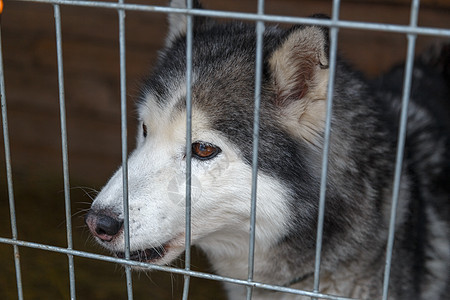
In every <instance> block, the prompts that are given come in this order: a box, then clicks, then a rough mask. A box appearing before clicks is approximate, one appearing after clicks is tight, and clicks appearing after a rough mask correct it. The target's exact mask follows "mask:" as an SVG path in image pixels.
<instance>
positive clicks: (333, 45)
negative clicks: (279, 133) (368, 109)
mask: <svg viewBox="0 0 450 300" xmlns="http://www.w3.org/2000/svg"><path fill="white" fill-rule="evenodd" d="M339 9H340V1H339V0H334V1H333V14H332V20H333V22H337V21H338V19H339ZM338 30H339V28H337V27H331V28H330V58H329V59H330V62H329V78H328V91H327V114H326V120H325V134H324V135H325V136H324V143H323V154H322V173H321V178H320V198H319V214H318V218H317V238H316V258H315V264H314V287H313V291H314V292H319V284H320V262H321V253H322V239H323V223H324V217H325V200H326V190H327V173H328V152H329V148H330V134H331V116H332V111H333V90H334V78H335V75H336V57H337V40H338Z"/></svg>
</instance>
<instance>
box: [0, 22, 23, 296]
mask: <svg viewBox="0 0 450 300" xmlns="http://www.w3.org/2000/svg"><path fill="white" fill-rule="evenodd" d="M0 93H1V94H0V96H1V106H2V126H3V141H4V143H5V162H6V178H7V183H8V199H9V213H10V217H11V233H12V238H13V240H17V222H16V205H15V201H14V189H13V179H12V167H11V152H10V145H9V132H8V116H7V109H6V92H5V77H4V72H3V48H2V37H1V23H0ZM13 250H14V264H15V268H16V282H17V296H18V297H17V298H18V299H19V300H22V299H23V289H22V273H21V268H20V253H19V247H18V246H17V245H14V246H13Z"/></svg>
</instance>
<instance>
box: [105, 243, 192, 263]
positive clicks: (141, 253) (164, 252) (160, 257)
mask: <svg viewBox="0 0 450 300" xmlns="http://www.w3.org/2000/svg"><path fill="white" fill-rule="evenodd" d="M184 250H185V249H184V235H178V236H177V237H176V238H173V239H171V240H170V241H168V242H166V243H164V244H162V245H160V246H158V247H149V248H144V249H138V250H131V251H130V260H132V261H136V262H142V263H152V264H156V265H165V264H170V263H171V262H172V261H173V260H174V259H175V258H177V257H178V256H179V255H180V254H182V253H183V251H184ZM113 253H114V255H115V256H117V257H118V258H122V259H123V258H125V252H123V251H113ZM138 269H139V267H138Z"/></svg>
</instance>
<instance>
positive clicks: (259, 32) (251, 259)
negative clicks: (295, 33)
mask: <svg viewBox="0 0 450 300" xmlns="http://www.w3.org/2000/svg"><path fill="white" fill-rule="evenodd" d="M263 14H264V0H258V15H263ZM264 29H265V25H264V22H262V21H258V22H256V32H255V33H256V61H255V108H254V119H253V156H252V191H251V206H250V236H249V239H250V240H249V250H248V277H247V279H248V281H249V282H251V281H253V273H254V269H255V265H254V263H255V234H256V199H257V183H258V147H259V111H260V104H261V77H262V67H263V66H262V55H263V38H264V37H263V34H264ZM252 293H253V288H252V287H251V286H248V287H247V300H250V299H251V298H252Z"/></svg>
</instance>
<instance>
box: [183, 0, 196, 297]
mask: <svg viewBox="0 0 450 300" xmlns="http://www.w3.org/2000/svg"><path fill="white" fill-rule="evenodd" d="M187 8H188V10H189V9H192V8H193V6H192V0H188V1H187ZM193 21H194V20H193V16H192V15H186V203H185V205H186V208H185V209H186V220H185V222H186V224H185V254H184V259H185V261H184V269H185V270H186V271H189V270H190V269H191V207H192V203H191V191H192V188H191V184H192V170H191V166H192V162H191V159H192V146H191V143H192V42H193V41H192V39H193ZM190 281H191V277H190V276H189V275H188V274H185V275H184V285H183V298H182V299H183V300H187V299H188V297H189V285H190Z"/></svg>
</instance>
